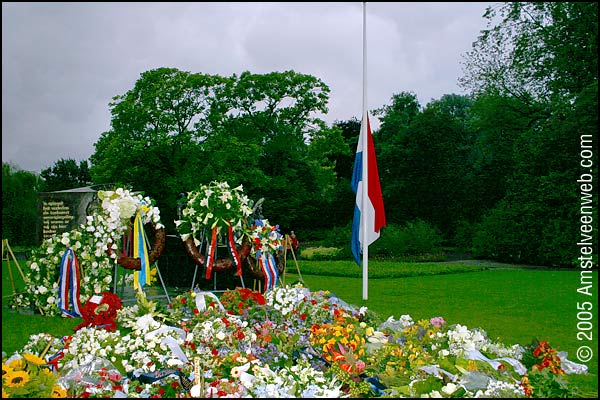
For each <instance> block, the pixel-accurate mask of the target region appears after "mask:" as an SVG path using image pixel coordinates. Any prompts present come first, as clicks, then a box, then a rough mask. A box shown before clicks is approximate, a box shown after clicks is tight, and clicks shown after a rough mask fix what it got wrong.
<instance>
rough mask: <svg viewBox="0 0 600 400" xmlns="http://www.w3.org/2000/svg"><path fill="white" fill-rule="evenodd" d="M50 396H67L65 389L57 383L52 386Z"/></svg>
mask: <svg viewBox="0 0 600 400" xmlns="http://www.w3.org/2000/svg"><path fill="white" fill-rule="evenodd" d="M50 397H51V398H53V399H58V398H65V397H67V391H66V390H65V389H63V388H62V387H60V386H59V385H56V386H54V387H53V388H52V394H50Z"/></svg>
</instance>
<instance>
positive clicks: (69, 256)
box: [58, 247, 81, 318]
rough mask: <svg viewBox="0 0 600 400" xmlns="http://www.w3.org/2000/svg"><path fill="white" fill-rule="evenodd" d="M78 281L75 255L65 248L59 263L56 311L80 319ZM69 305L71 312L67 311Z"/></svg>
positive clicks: (79, 279)
mask: <svg viewBox="0 0 600 400" xmlns="http://www.w3.org/2000/svg"><path fill="white" fill-rule="evenodd" d="M80 281H81V276H80V272H79V261H78V260H77V255H75V252H74V251H73V249H72V248H70V247H67V249H66V250H65V252H64V253H63V256H62V260H61V262H60V276H59V281H58V287H59V296H58V309H59V310H60V311H61V312H63V313H64V314H66V315H68V316H69V317H71V318H76V317H81V301H80V300H79V295H80ZM69 304H70V305H71V306H72V307H73V311H69Z"/></svg>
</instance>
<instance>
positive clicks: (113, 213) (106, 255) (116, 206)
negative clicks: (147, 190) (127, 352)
mask: <svg viewBox="0 0 600 400" xmlns="http://www.w3.org/2000/svg"><path fill="white" fill-rule="evenodd" d="M98 197H99V199H100V200H101V204H100V206H99V207H98V209H97V210H95V211H93V212H92V213H91V215H88V216H87V217H86V221H85V223H84V224H81V225H80V227H79V228H78V229H74V230H71V231H69V232H63V233H61V234H57V235H54V236H53V237H51V238H49V239H46V240H44V242H43V243H42V245H41V246H40V248H39V249H37V250H36V251H34V252H33V253H32V255H31V257H30V259H29V260H28V261H27V267H28V268H29V269H30V271H29V273H26V274H25V285H24V288H23V291H20V292H19V293H17V294H16V295H15V296H14V297H13V298H12V299H11V304H10V305H11V307H12V308H14V309H22V308H30V309H35V310H37V311H39V313H40V314H42V315H48V316H54V315H59V314H61V313H66V314H69V316H73V317H75V316H80V315H81V311H82V306H81V304H82V303H84V302H86V301H87V300H88V299H90V298H91V297H92V296H94V295H98V294H99V293H102V292H107V291H110V289H111V287H110V286H111V283H113V273H114V271H113V268H114V265H115V263H119V264H121V263H123V264H125V266H129V267H132V266H133V268H132V269H135V267H136V266H137V265H138V264H141V262H140V260H139V259H137V260H136V259H133V258H132V257H128V256H125V255H123V254H120V253H119V250H118V249H119V247H118V245H117V243H119V242H120V241H121V240H122V239H123V236H124V234H125V233H126V232H127V229H128V227H129V225H130V223H131V218H132V217H134V216H136V214H139V216H140V221H141V222H142V223H144V224H145V223H150V224H151V225H152V227H153V229H155V231H156V240H155V244H154V246H153V247H152V249H151V251H150V252H149V255H148V258H149V260H150V261H151V262H154V261H155V260H156V258H157V257H158V255H160V253H161V252H162V248H163V244H164V226H163V225H162V224H161V222H160V211H159V209H158V208H157V207H155V206H154V205H153V201H152V200H151V199H150V198H149V197H144V196H142V195H141V194H133V193H131V192H130V191H129V190H127V189H123V188H118V189H116V190H114V191H98ZM161 237H162V239H161ZM123 264H121V265H123ZM150 265H152V264H150ZM126 268H127V267H126ZM131 277H132V275H128V276H127V278H131ZM65 278H69V279H65ZM69 303H70V304H69Z"/></svg>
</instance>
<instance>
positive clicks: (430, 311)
mask: <svg viewBox="0 0 600 400" xmlns="http://www.w3.org/2000/svg"><path fill="white" fill-rule="evenodd" d="M3 264H6V263H3ZM5 267H6V266H5V265H3V268H5ZM299 267H300V272H301V274H302V280H303V281H304V283H305V285H306V286H307V287H309V288H310V289H311V290H313V291H315V290H329V291H331V292H334V293H335V294H336V295H337V296H338V297H340V298H341V299H343V300H344V301H346V302H347V303H350V304H354V305H356V306H366V307H368V308H369V309H370V310H371V311H373V312H375V313H377V314H378V315H379V316H380V317H381V318H382V319H385V318H387V317H388V316H394V317H396V318H399V317H400V316H401V315H403V314H408V315H410V316H411V317H412V318H413V319H414V320H418V319H424V318H427V319H429V318H431V317H436V316H442V317H444V319H445V320H446V321H447V322H448V324H461V325H466V326H467V327H468V328H476V327H478V328H482V329H484V330H485V331H486V332H487V334H488V336H489V337H490V338H491V339H492V340H499V341H501V342H503V343H506V344H515V343H519V344H522V345H526V344H529V343H531V341H532V340H533V339H534V338H537V339H539V340H547V341H549V342H550V344H551V345H552V346H553V347H555V348H557V349H558V350H559V351H566V352H567V353H568V358H569V359H570V360H571V361H574V362H579V360H577V358H576V351H577V348H578V347H579V346H581V345H584V344H585V345H589V346H590V347H591V348H592V349H594V351H596V349H597V348H598V340H597V336H598V326H597V325H598V300H597V297H596V293H597V287H598V274H597V271H596V270H594V273H593V281H592V282H591V285H592V289H593V290H592V293H593V296H587V295H584V294H582V293H579V292H578V291H577V289H578V288H579V287H581V283H580V274H579V271H577V270H546V271H544V270H522V269H505V270H500V269H492V268H489V269H488V268H485V267H481V266H477V267H476V266H466V265H454V264H453V265H448V264H434V263H430V264H420V263H385V262H381V263H378V262H372V263H369V278H370V279H369V282H368V296H367V297H368V299H367V300H366V301H365V300H363V299H362V284H363V282H362V278H361V273H362V272H361V270H360V268H359V267H357V266H356V265H355V264H354V263H353V262H342V261H331V262H326V261H319V262H308V261H303V260H300V261H299ZM5 272H6V270H5V269H3V274H2V276H3V279H2V293H3V297H2V300H3V301H2V303H3V313H2V328H3V329H2V350H3V351H5V352H6V353H7V354H11V353H12V352H13V351H15V350H18V349H20V348H21V347H22V346H23V345H24V344H25V343H26V342H27V341H28V337H29V335H30V334H34V333H40V332H47V333H50V334H52V335H55V336H57V337H60V336H63V335H69V334H72V332H73V327H74V326H75V325H77V323H78V322H80V321H79V319H66V318H60V317H53V318H50V317H42V316H39V315H24V314H19V313H16V312H13V311H10V310H7V308H6V300H7V297H6V295H7V294H8V296H10V293H11V286H10V282H7V281H9V280H8V279H7V278H8V274H7V273H5ZM293 272H296V268H295V265H293V264H288V272H287V273H286V276H285V282H286V283H293V282H295V281H297V280H299V278H300V277H299V276H298V275H297V274H295V273H293ZM317 274H318V275H317ZM583 301H592V303H593V314H594V317H593V319H592V320H591V322H592V324H593V329H592V330H591V333H592V335H593V342H591V343H590V342H587V341H580V340H578V337H577V334H578V331H577V323H578V320H577V304H578V303H579V304H581V302H583ZM587 332H590V331H587ZM597 360H598V359H597V354H596V355H594V358H592V360H591V361H590V362H588V363H587V364H586V365H587V366H588V368H589V372H590V374H589V375H587V376H578V375H571V376H570V377H569V379H570V380H571V381H572V382H573V383H575V384H577V385H578V387H580V389H581V390H582V391H583V392H585V393H592V394H597V384H598V377H597V376H598V361H597ZM586 397H587V396H586ZM590 397H595V396H590Z"/></svg>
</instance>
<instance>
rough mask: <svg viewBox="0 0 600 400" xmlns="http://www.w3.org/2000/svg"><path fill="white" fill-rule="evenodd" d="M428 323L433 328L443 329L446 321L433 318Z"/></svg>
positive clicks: (440, 318)
mask: <svg viewBox="0 0 600 400" xmlns="http://www.w3.org/2000/svg"><path fill="white" fill-rule="evenodd" d="M429 322H431V324H432V325H433V326H436V327H438V328H441V327H443V326H444V325H446V321H444V318H442V317H434V318H431V319H430V320H429Z"/></svg>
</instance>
